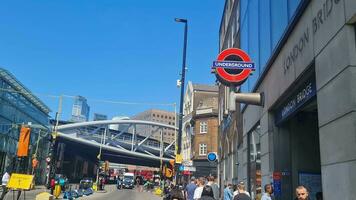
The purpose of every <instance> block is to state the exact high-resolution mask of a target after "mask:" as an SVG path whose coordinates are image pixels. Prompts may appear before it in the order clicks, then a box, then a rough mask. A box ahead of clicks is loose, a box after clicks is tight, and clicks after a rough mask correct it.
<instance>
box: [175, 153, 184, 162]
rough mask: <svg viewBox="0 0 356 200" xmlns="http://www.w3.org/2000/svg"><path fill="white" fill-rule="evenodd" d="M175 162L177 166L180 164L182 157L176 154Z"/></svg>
mask: <svg viewBox="0 0 356 200" xmlns="http://www.w3.org/2000/svg"><path fill="white" fill-rule="evenodd" d="M175 161H176V163H177V164H182V161H183V156H182V155H181V154H177V155H176V160H175Z"/></svg>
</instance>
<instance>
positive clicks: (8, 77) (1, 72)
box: [0, 68, 51, 114]
mask: <svg viewBox="0 0 356 200" xmlns="http://www.w3.org/2000/svg"><path fill="white" fill-rule="evenodd" d="M0 77H1V78H3V79H4V80H5V81H6V82H8V83H9V84H10V85H11V86H12V87H13V88H14V89H15V91H16V92H20V93H21V94H22V95H23V96H24V97H25V98H26V99H28V100H29V101H30V102H31V103H33V104H34V105H35V106H36V107H37V108H39V109H40V110H41V111H42V112H44V113H46V114H48V113H49V112H51V110H50V109H49V107H48V106H46V105H45V104H44V103H43V102H42V101H41V100H40V99H39V98H38V97H36V96H34V95H33V94H32V92H31V91H30V90H29V89H27V88H26V87H25V86H24V85H22V83H20V81H18V80H17V79H16V78H15V76H14V75H12V74H11V73H10V72H8V71H7V70H5V69H3V68H0Z"/></svg>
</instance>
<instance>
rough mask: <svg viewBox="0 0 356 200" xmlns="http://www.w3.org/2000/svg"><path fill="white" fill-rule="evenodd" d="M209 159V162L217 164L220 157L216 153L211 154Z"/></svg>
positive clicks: (208, 156)
mask: <svg viewBox="0 0 356 200" xmlns="http://www.w3.org/2000/svg"><path fill="white" fill-rule="evenodd" d="M207 158H208V161H209V162H215V161H216V160H217V159H218V156H217V155H216V153H215V152H210V153H208V155H207Z"/></svg>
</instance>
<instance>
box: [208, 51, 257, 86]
mask: <svg viewBox="0 0 356 200" xmlns="http://www.w3.org/2000/svg"><path fill="white" fill-rule="evenodd" d="M212 68H213V70H214V73H215V75H216V78H217V79H218V80H219V81H220V82H221V83H222V84H224V85H226V86H239V85H241V84H242V83H244V82H245V81H246V79H247V78H248V77H249V76H250V74H251V73H252V72H253V71H254V70H255V64H254V63H253V62H252V61H251V59H250V57H249V56H248V54H247V53H245V52H244V51H243V50H241V49H237V48H230V49H225V50H224V51H222V52H221V53H220V54H219V55H218V58H217V60H216V61H214V62H213V67H212Z"/></svg>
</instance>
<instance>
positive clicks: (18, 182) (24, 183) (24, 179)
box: [7, 173, 33, 190]
mask: <svg viewBox="0 0 356 200" xmlns="http://www.w3.org/2000/svg"><path fill="white" fill-rule="evenodd" d="M32 180H33V175H28V174H15V173H13V174H11V176H10V180H9V183H8V184H7V187H8V188H11V189H23V190H29V189H30V188H31V184H32Z"/></svg>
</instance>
